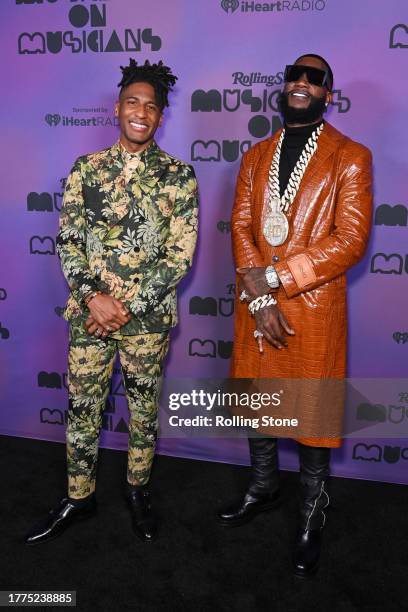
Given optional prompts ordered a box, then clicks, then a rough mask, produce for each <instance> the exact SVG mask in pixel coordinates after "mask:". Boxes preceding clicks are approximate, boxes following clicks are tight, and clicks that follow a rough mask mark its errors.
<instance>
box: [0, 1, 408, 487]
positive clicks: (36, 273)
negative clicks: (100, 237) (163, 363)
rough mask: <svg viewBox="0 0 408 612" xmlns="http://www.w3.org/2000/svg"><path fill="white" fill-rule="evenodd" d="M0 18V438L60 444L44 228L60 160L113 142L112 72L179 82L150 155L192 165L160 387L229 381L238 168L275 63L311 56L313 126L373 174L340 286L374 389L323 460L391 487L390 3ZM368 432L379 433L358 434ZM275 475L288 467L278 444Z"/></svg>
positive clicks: (402, 308) (352, 363)
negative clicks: (367, 214) (315, 70)
mask: <svg viewBox="0 0 408 612" xmlns="http://www.w3.org/2000/svg"><path fill="white" fill-rule="evenodd" d="M0 17H1V22H2V24H3V28H2V36H1V40H0V49H1V57H2V59H3V62H2V66H3V68H2V95H1V97H0V105H1V114H0V121H1V134H2V146H1V152H2V162H1V173H2V180H1V185H0V189H1V197H0V206H1V244H0V249H1V272H0V352H1V372H0V376H1V397H0V402H1V412H0V433H3V434H8V435H14V436H26V437H33V438H39V439H44V440H57V441H63V440H64V430H65V423H66V416H67V413H66V409H67V389H66V387H67V380H66V358H67V341H68V333H67V332H68V330H67V324H66V322H65V321H64V319H63V318H62V310H63V306H64V303H65V301H66V298H67V293H68V291H67V286H66V283H65V280H64V278H63V276H62V274H61V271H60V267H59V261H58V257H57V256H56V250H55V236H56V232H57V227H58V215H59V211H60V208H61V201H62V196H63V191H64V186H65V182H66V177H67V175H68V173H69V171H70V169H71V167H72V164H73V162H74V160H75V159H76V158H77V157H78V156H79V155H83V154H85V153H88V152H91V151H96V150H98V149H102V148H105V147H107V146H109V145H111V144H112V143H113V142H114V141H115V140H116V139H117V138H118V127H117V125H116V121H115V118H114V113H113V108H114V102H115V100H116V97H117V93H118V88H117V83H118V82H119V80H120V78H121V72H120V69H119V66H120V65H126V64H128V62H129V58H130V57H133V58H135V59H136V60H137V61H138V62H144V60H145V59H149V60H150V61H151V62H156V61H158V60H160V59H162V60H163V61H164V62H165V63H166V64H168V65H169V66H171V68H172V69H173V71H174V73H175V74H176V75H177V76H178V77H179V80H178V82H177V86H176V88H175V90H174V92H173V93H172V94H171V98H170V103H171V105H170V108H168V109H166V110H165V120H164V123H163V126H162V128H161V130H160V132H159V133H158V142H159V144H160V146H161V147H162V148H163V149H164V150H166V151H168V152H169V153H171V154H173V155H175V156H176V157H179V158H181V159H183V160H185V161H188V162H189V163H191V164H192V165H193V166H194V168H195V171H196V173H197V177H198V181H199V186H200V196H201V218H200V238H199V244H198V249H197V253H196V257H195V261H194V266H193V270H192V271H191V272H190V274H189V276H188V277H187V278H186V279H185V280H184V281H183V283H182V286H181V288H180V292H179V293H180V297H179V312H180V325H179V326H178V328H177V329H176V330H174V333H173V336H172V345H171V351H170V354H169V358H168V360H167V368H166V377H167V378H168V379H172V378H174V379H180V378H189V379H211V378H223V377H227V376H228V369H229V358H230V356H231V350H232V346H233V317H234V278H235V277H234V266H233V260H232V255H231V239H230V238H231V234H230V215H231V208H232V203H233V195H234V185H235V180H236V176H237V172H238V168H239V163H240V158H241V155H242V153H243V152H245V151H246V150H248V149H249V148H250V147H251V146H253V145H254V144H256V143H257V142H259V141H260V140H262V139H265V138H268V137H269V136H271V135H272V134H273V133H274V132H275V131H276V130H277V129H279V127H280V126H281V121H280V117H279V114H278V112H277V105H276V100H277V95H278V92H279V91H280V89H281V87H282V82H283V70H284V66H285V65H286V64H287V63H291V62H293V61H294V60H295V59H296V57H298V56H299V55H301V54H304V53H307V52H312V53H318V54H320V55H323V56H324V57H326V58H327V60H328V61H329V62H330V64H331V65H332V68H333V71H334V76H335V90H334V92H333V103H332V104H331V106H330V108H329V110H328V113H327V120H328V121H330V122H331V123H332V124H333V125H334V126H335V127H336V128H338V129H339V130H341V131H343V132H344V133H346V134H347V135H349V136H351V137H352V138H353V139H355V140H357V141H359V142H362V143H363V144H365V145H366V146H368V147H369V148H370V149H371V150H372V152H373V156H374V166H375V213H374V225H373V231H372V237H371V241H370V245H369V249H368V251H367V254H366V256H365V258H364V260H363V261H362V262H361V263H360V264H359V265H358V266H356V267H355V268H354V269H353V270H352V271H351V272H350V273H349V275H348V281H349V376H350V377H351V378H352V379H355V380H360V379H364V380H367V379H370V380H373V381H376V382H377V384H374V383H373V385H371V386H370V385H369V388H370V389H371V391H372V390H373V389H376V390H378V393H377V391H375V393H370V394H369V397H368V396H367V395H365V394H364V393H362V394H361V401H360V404H359V405H358V409H357V420H358V421H359V427H357V429H359V430H360V433H359V434H358V433H357V434H355V435H354V436H353V437H351V438H348V439H346V440H345V443H344V445H343V447H342V449H340V450H338V451H335V452H334V462H333V473H334V474H336V475H342V476H351V477H357V478H367V479H373V480H384V481H391V482H401V483H406V482H408V470H407V463H406V462H407V461H408V437H407V438H405V435H403V434H402V433H400V432H403V428H402V429H401V427H402V425H403V424H404V423H405V422H406V421H407V422H408V381H407V370H408V366H407V363H408V359H407V354H408V320H407V312H408V291H407V278H408V276H407V275H408V247H407V245H408V241H407V238H408V227H407V224H408V221H407V218H408V193H407V176H408V155H407V148H406V143H407V140H408V124H407V121H406V117H407V100H408V81H407V79H406V73H407V61H408V6H407V3H406V0H387V1H385V0H359V2H356V1H355V0H278V1H275V2H255V1H250V0H248V1H247V0H194V1H191V0H169V1H167V0H166V1H164V0H137V2H135V1H133V0H106V1H104V0H93V1H91V0H9V2H2V3H1V8H0ZM381 381H383V382H384V388H385V387H386V388H387V393H382V392H381V390H382V388H383V386H382V383H381ZM390 381H391V384H390ZM367 397H368V399H367ZM379 423H383V424H385V425H387V432H388V433H387V436H385V437H381V436H380V437H373V435H372V432H373V431H374V432H376V431H377V430H376V429H375V428H374V429H372V426H376V425H378V424H379ZM394 426H395V428H394ZM390 428H391V429H390ZM393 428H394V429H393ZM370 432H371V433H370ZM126 434H127V409H126V402H125V398H124V390H123V386H122V382H121V378H120V370H119V364H117V367H116V369H115V377H114V380H113V383H112V389H111V394H110V396H109V400H108V402H107V406H106V411H105V414H104V419H103V433H102V445H103V446H106V447H110V448H118V449H124V448H126V445H127V435H126ZM159 452H162V453H166V454H173V455H177V456H184V457H193V458H201V459H210V460H216V461H227V462H236V463H243V464H245V463H248V451H247V445H246V442H245V440H244V439H243V438H242V437H233V436H232V437H228V436H226V437H225V438H220V437H211V436H208V437H206V436H202V435H200V436H198V435H195V436H189V435H187V434H185V433H183V435H180V437H178V438H175V437H166V438H162V439H161V440H160V443H159ZM281 465H282V467H283V468H288V469H295V468H296V465H297V458H296V452H295V445H294V443H293V442H292V441H290V440H282V443H281Z"/></svg>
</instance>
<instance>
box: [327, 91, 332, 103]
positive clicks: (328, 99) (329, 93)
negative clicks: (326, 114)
mask: <svg viewBox="0 0 408 612" xmlns="http://www.w3.org/2000/svg"><path fill="white" fill-rule="evenodd" d="M332 100H333V94H332V92H331V91H328V92H327V93H326V106H329V104H331V101H332Z"/></svg>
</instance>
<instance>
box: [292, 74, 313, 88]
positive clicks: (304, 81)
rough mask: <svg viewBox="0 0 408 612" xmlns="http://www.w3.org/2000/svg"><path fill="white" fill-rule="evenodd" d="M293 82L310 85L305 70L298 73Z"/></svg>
mask: <svg viewBox="0 0 408 612" xmlns="http://www.w3.org/2000/svg"><path fill="white" fill-rule="evenodd" d="M295 83H300V84H303V85H310V83H309V81H308V79H307V75H306V72H303V74H301V75H300V77H299V78H298V79H297V81H295Z"/></svg>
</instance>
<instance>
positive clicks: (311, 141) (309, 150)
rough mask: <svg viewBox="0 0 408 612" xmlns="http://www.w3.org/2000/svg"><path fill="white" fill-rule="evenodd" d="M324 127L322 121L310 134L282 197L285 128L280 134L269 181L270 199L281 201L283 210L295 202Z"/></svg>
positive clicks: (285, 210) (286, 210)
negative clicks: (282, 152)
mask: <svg viewBox="0 0 408 612" xmlns="http://www.w3.org/2000/svg"><path fill="white" fill-rule="evenodd" d="M323 127H324V124H323V123H322V124H321V125H319V127H318V128H316V130H315V131H314V132H313V133H312V134H311V136H309V138H308V141H307V142H306V144H305V147H304V149H303V151H302V153H301V154H300V157H299V159H298V160H297V162H296V165H295V167H294V168H293V170H292V173H291V175H290V177H289V181H288V184H287V186H286V189H285V192H284V194H283V196H282V197H280V187H279V162H280V156H281V150H282V143H283V139H284V137H285V130H282V134H281V135H280V138H279V140H278V144H277V146H276V149H275V153H274V155H273V158H272V163H271V166H270V168H269V182H268V185H269V199H273V200H279V201H280V210H281V212H285V213H287V212H288V210H289V206H290V205H291V204H293V200H294V199H295V197H296V194H297V192H298V189H299V186H300V182H301V180H302V178H303V175H304V173H305V170H306V168H307V166H308V164H309V162H310V160H311V159H312V157H313V154H314V153H315V151H316V149H317V140H318V138H319V136H320V134H321V132H322V130H323Z"/></svg>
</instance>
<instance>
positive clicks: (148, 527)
mask: <svg viewBox="0 0 408 612" xmlns="http://www.w3.org/2000/svg"><path fill="white" fill-rule="evenodd" d="M126 499H127V502H128V505H129V508H130V513H131V516H132V526H133V531H134V532H135V534H136V535H137V536H138V537H139V538H140V539H141V540H143V542H151V541H152V540H154V539H155V537H156V535H157V524H156V520H155V518H154V516H153V514H152V509H151V505H150V499H149V492H148V491H147V489H146V488H145V487H144V486H142V485H141V486H139V487H129V488H128V491H127V495H126Z"/></svg>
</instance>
